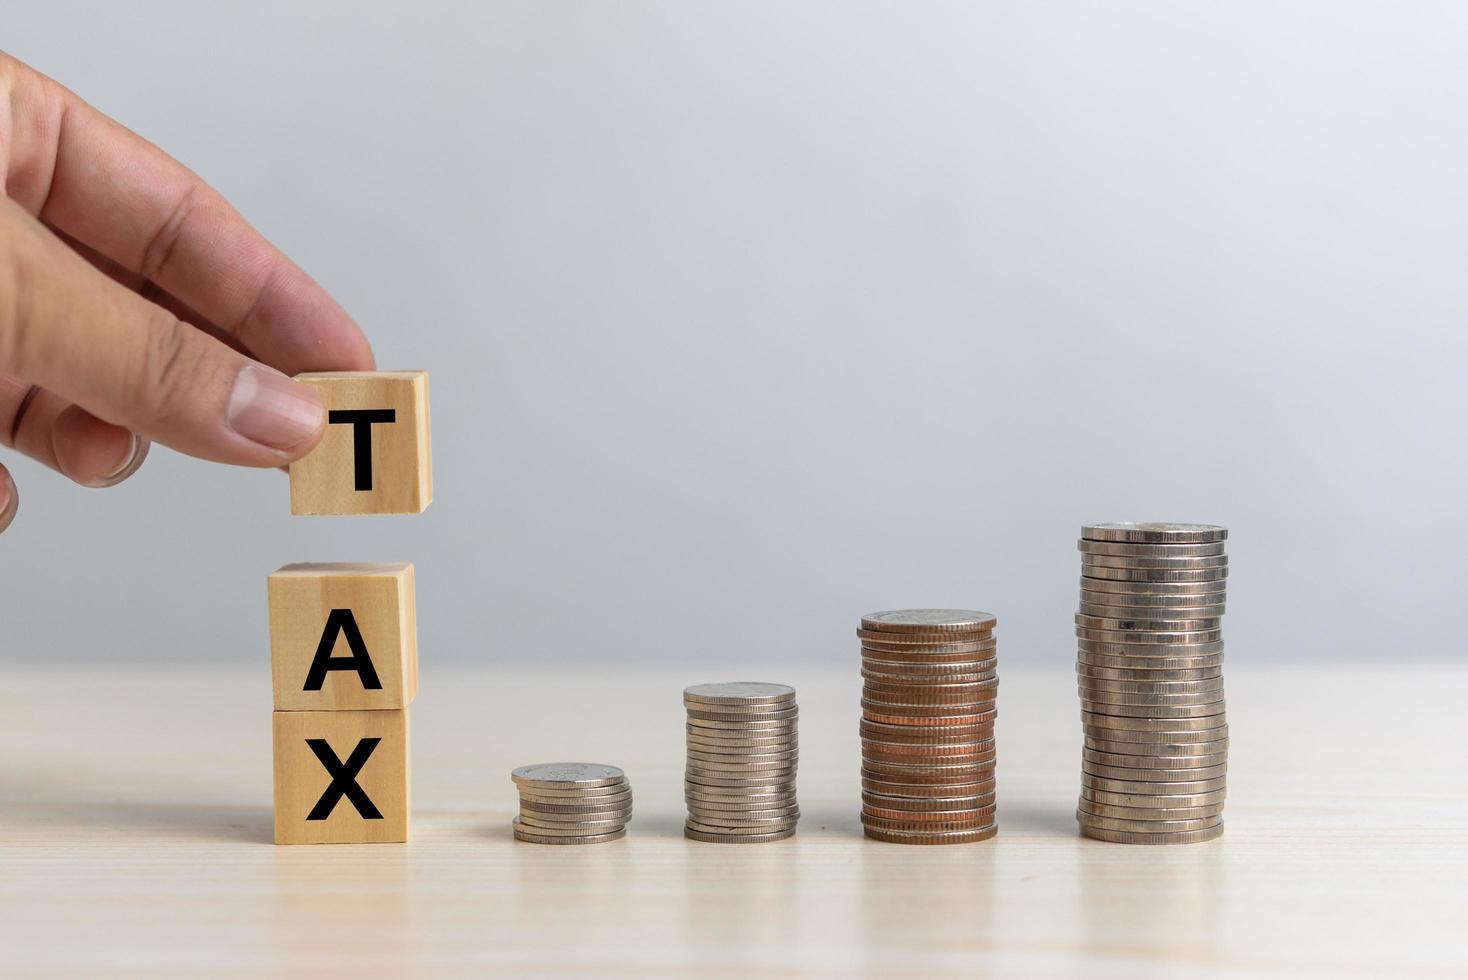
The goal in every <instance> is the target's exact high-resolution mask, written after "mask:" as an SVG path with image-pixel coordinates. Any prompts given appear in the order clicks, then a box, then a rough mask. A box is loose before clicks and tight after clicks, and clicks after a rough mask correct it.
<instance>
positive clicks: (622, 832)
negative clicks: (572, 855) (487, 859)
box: [510, 762, 632, 844]
mask: <svg viewBox="0 0 1468 980" xmlns="http://www.w3.org/2000/svg"><path fill="white" fill-rule="evenodd" d="M510 778H511V779H512V780H514V781H515V787H516V788H517V789H518V790H519V791H520V815H519V816H518V817H516V818H515V819H514V820H513V821H512V822H511V826H512V827H514V830H515V839H516V840H522V841H526V842H527V843H531V844H600V843H602V842H604V841H609V840H617V839H618V838H621V837H625V836H626V835H627V821H629V820H631V819H632V786H631V784H629V783H628V782H627V775H626V773H624V772H622V770H620V769H618V768H617V767H616V766H604V765H602V764H600V763H596V762H547V763H542V764H540V765H538V766H521V767H520V768H519V769H516V770H515V771H514V772H512V773H510Z"/></svg>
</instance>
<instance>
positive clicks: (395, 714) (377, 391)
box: [269, 371, 433, 844]
mask: <svg viewBox="0 0 1468 980" xmlns="http://www.w3.org/2000/svg"><path fill="white" fill-rule="evenodd" d="M297 380H299V381H301V382H304V383H305V384H309V385H311V386H312V387H314V388H316V390H317V391H318V392H320V394H321V396H322V399H323V401H324V402H325V403H326V408H327V421H328V423H329V424H328V425H327V427H326V435H325V436H324V437H323V438H322V440H321V443H320V445H318V446H317V447H316V449H314V450H312V451H311V453H310V454H309V455H307V456H305V457H304V458H303V459H301V460H299V461H297V462H296V463H294V464H292V466H291V512H292V513H294V514H416V513H420V512H422V511H423V509H424V508H426V507H427V506H428V504H429V502H430V501H431V500H432V498H433V473H432V460H431V452H430V448H429V430H428V375H427V373H425V372H422V371H411V372H409V371H403V372H375V371H372V372H332V373H322V374H303V375H300V376H299V377H298V379H297ZM269 599H270V660H271V670H272V674H273V679H274V685H273V686H274V694H275V714H274V728H275V739H274V742H275V842H276V843H277V844H342V843H380V842H390V841H405V840H407V839H408V809H409V804H408V797H409V793H408V783H409V780H408V759H409V754H408V705H409V704H411V703H412V701H413V699H414V698H415V697H416V696H417V695H418V637H417V614H416V612H415V609H414V602H415V598H414V584H413V566H412V565H411V564H408V563H395V564H388V563H382V564H377V563H302V564H294V565H286V566H285V567H283V568H281V569H280V570H279V571H277V572H275V573H274V574H272V575H271V576H270V582H269Z"/></svg>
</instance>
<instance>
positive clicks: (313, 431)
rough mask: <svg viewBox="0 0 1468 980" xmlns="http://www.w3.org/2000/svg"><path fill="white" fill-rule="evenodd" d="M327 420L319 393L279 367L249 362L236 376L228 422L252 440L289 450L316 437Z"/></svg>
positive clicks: (284, 450)
mask: <svg viewBox="0 0 1468 980" xmlns="http://www.w3.org/2000/svg"><path fill="white" fill-rule="evenodd" d="M325 421H326V413H325V411H324V409H323V407H322V404H321V398H320V396H319V395H317V394H316V392H314V391H312V390H311V389H310V388H308V387H306V386H305V385H303V384H298V383H297V382H295V381H292V380H291V379H290V378H287V377H286V376H285V375H283V374H281V373H280V372H279V371H274V370H271V369H270V368H268V367H264V366H263V365H259V364H249V365H246V366H245V367H243V368H241V369H240V373H239V375H238V376H237V377H236V378H235V382H234V390H233V391H232V392H230V396H229V418H228V420H227V424H228V425H229V427H230V428H231V429H232V430H234V431H235V432H237V433H239V434H240V435H242V436H244V437H245V438H246V439H249V440H250V441H251V442H258V443H260V444H261V445H262V446H269V447H270V448H271V449H278V450H280V451H282V452H289V451H290V450H292V449H294V448H296V447H297V446H299V445H301V444H302V443H305V442H309V441H310V440H312V439H314V438H316V435H317V433H319V432H320V431H321V427H322V426H323V425H324V424H325Z"/></svg>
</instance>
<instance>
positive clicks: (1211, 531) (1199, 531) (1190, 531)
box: [1081, 521, 1228, 544]
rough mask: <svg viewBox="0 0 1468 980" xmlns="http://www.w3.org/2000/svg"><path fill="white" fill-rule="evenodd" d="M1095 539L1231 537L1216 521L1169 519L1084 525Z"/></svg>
mask: <svg viewBox="0 0 1468 980" xmlns="http://www.w3.org/2000/svg"><path fill="white" fill-rule="evenodd" d="M1081 537H1083V538H1087V539H1089V540H1091V541H1122V542H1132V543H1136V544H1169V543H1207V542H1212V541H1223V540H1225V539H1227V538H1228V528H1226V527H1219V526H1218V525H1216V524H1174V523H1168V522H1165V521H1106V522H1102V523H1098V524H1086V525H1083V526H1082V527H1081Z"/></svg>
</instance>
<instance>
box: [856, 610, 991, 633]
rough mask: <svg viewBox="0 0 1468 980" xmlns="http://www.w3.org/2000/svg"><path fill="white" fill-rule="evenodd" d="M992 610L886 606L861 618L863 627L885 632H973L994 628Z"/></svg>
mask: <svg viewBox="0 0 1468 980" xmlns="http://www.w3.org/2000/svg"><path fill="white" fill-rule="evenodd" d="M997 621H998V620H997V618H996V617H995V616H994V615H993V614H992V613H986V612H977V611H975V610H972V609H889V610H887V611H885V612H874V613H868V614H867V615H865V616H863V617H862V618H861V625H862V628H863V629H867V630H877V631H880V632H886V633H928V632H939V633H944V632H953V633H976V632H979V631H982V630H989V629H993V628H994V624H995V623H996V622H997Z"/></svg>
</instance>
